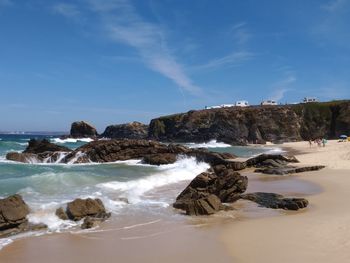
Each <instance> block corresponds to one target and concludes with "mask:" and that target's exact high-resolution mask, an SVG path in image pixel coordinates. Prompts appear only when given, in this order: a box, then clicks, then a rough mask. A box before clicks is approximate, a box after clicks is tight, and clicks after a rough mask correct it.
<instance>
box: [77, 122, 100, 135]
mask: <svg viewBox="0 0 350 263" xmlns="http://www.w3.org/2000/svg"><path fill="white" fill-rule="evenodd" d="M97 136H98V133H97V130H96V128H95V127H94V126H92V125H91V124H89V123H87V122H85V121H76V122H73V123H72V125H71V129H70V137H72V138H94V137H97Z"/></svg>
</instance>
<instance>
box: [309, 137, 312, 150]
mask: <svg viewBox="0 0 350 263" xmlns="http://www.w3.org/2000/svg"><path fill="white" fill-rule="evenodd" d="M309 145H310V148H311V146H312V140H311V139H310V140H309Z"/></svg>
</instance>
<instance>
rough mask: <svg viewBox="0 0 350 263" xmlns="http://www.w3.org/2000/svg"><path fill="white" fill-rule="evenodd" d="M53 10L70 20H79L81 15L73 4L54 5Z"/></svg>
mask: <svg viewBox="0 0 350 263" xmlns="http://www.w3.org/2000/svg"><path fill="white" fill-rule="evenodd" d="M52 9H53V11H54V12H55V13H57V14H60V15H63V16H66V17H68V18H77V17H79V16H80V15H81V13H80V11H79V10H78V8H77V7H76V6H75V5H72V4H65V3H58V4H56V5H54V6H53V7H52Z"/></svg>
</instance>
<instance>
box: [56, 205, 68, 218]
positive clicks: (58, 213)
mask: <svg viewBox="0 0 350 263" xmlns="http://www.w3.org/2000/svg"><path fill="white" fill-rule="evenodd" d="M55 214H56V216H57V217H58V218H59V219H62V220H68V219H69V218H68V215H67V213H66V212H65V211H64V209H63V208H62V207H60V208H57V209H56V213H55Z"/></svg>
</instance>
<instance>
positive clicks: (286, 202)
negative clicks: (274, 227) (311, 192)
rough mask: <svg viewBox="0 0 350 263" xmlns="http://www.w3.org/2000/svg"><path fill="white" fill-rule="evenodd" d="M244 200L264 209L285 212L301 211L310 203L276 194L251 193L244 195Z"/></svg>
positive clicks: (242, 196)
mask: <svg viewBox="0 0 350 263" xmlns="http://www.w3.org/2000/svg"><path fill="white" fill-rule="evenodd" d="M241 198H242V199H245V200H250V201H253V202H255V203H257V204H259V205H261V206H263V207H267V208H273V209H285V210H299V209H302V208H305V207H307V206H308V204H309V202H308V201H307V200H306V199H304V198H285V197H284V196H283V195H279V194H275V193H261V192H257V193H249V194H242V195H241Z"/></svg>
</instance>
